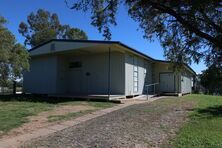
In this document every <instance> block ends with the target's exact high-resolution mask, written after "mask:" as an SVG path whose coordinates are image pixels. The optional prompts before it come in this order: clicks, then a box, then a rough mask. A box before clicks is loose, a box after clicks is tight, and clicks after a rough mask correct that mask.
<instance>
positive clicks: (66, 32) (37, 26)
mask: <svg viewBox="0 0 222 148" xmlns="http://www.w3.org/2000/svg"><path fill="white" fill-rule="evenodd" d="M19 33H20V34H21V35H22V36H24V37H25V41H24V44H25V45H30V46H31V47H33V46H36V45H38V44H40V43H42V42H45V41H48V40H50V39H82V40H86V39H87V38H88V37H87V35H86V33H85V32H84V31H83V30H81V29H78V28H72V27H70V26H69V25H62V24H61V23H60V21H59V18H58V15H57V14H56V13H52V14H51V13H50V12H49V11H46V10H43V9H39V10H38V11H37V12H36V13H34V12H32V13H30V14H29V15H28V17H27V23H25V22H21V23H20V25H19Z"/></svg>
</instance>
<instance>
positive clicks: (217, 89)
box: [200, 65, 222, 95]
mask: <svg viewBox="0 0 222 148" xmlns="http://www.w3.org/2000/svg"><path fill="white" fill-rule="evenodd" d="M200 83H201V85H202V86H203V87H204V88H205V89H206V90H207V92H206V93H208V94H214V93H216V94H220V95H222V69H221V68H219V67H217V66H216V65H211V66H210V67H209V68H208V69H206V70H204V71H203V72H202V74H201V75H200Z"/></svg>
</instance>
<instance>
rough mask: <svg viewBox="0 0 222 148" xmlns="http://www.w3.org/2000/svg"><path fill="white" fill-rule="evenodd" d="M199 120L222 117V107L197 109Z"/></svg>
mask: <svg viewBox="0 0 222 148" xmlns="http://www.w3.org/2000/svg"><path fill="white" fill-rule="evenodd" d="M196 112H197V113H198V115H195V116H198V117H199V118H214V117H222V105H216V106H210V107H207V108H204V109H196Z"/></svg>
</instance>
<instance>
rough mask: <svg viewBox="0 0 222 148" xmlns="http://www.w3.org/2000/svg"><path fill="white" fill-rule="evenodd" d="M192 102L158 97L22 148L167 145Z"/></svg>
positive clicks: (181, 123) (180, 124)
mask: <svg viewBox="0 0 222 148" xmlns="http://www.w3.org/2000/svg"><path fill="white" fill-rule="evenodd" d="M192 107H193V103H192V102H189V101H188V100H185V99H179V98H171V99H160V100H157V101H155V102H152V103H143V104H137V105H132V106H129V107H126V108H123V109H120V110H116V111H114V112H111V113H109V114H107V115H105V116H101V117H98V118H95V119H92V120H89V121H87V122H84V123H82V124H79V125H77V126H74V127H70V128H67V129H64V130H62V131H59V132H56V133H54V134H51V135H49V136H46V137H41V138H38V139H36V140H34V141H32V142H29V143H26V144H25V145H24V146H23V147H54V148H56V147H171V146H170V140H171V139H172V138H173V137H174V136H175V133H176V131H177V130H178V129H179V128H180V127H181V126H182V125H183V123H184V122H185V121H186V120H187V113H188V111H189V110H190V109H192Z"/></svg>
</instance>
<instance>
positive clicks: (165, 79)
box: [160, 73, 175, 92]
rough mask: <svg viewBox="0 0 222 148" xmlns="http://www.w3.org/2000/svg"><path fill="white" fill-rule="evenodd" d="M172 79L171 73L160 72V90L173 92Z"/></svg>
mask: <svg viewBox="0 0 222 148" xmlns="http://www.w3.org/2000/svg"><path fill="white" fill-rule="evenodd" d="M174 81H175V79H174V74H173V73H160V91H161V92H174V83H175V82H174Z"/></svg>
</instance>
